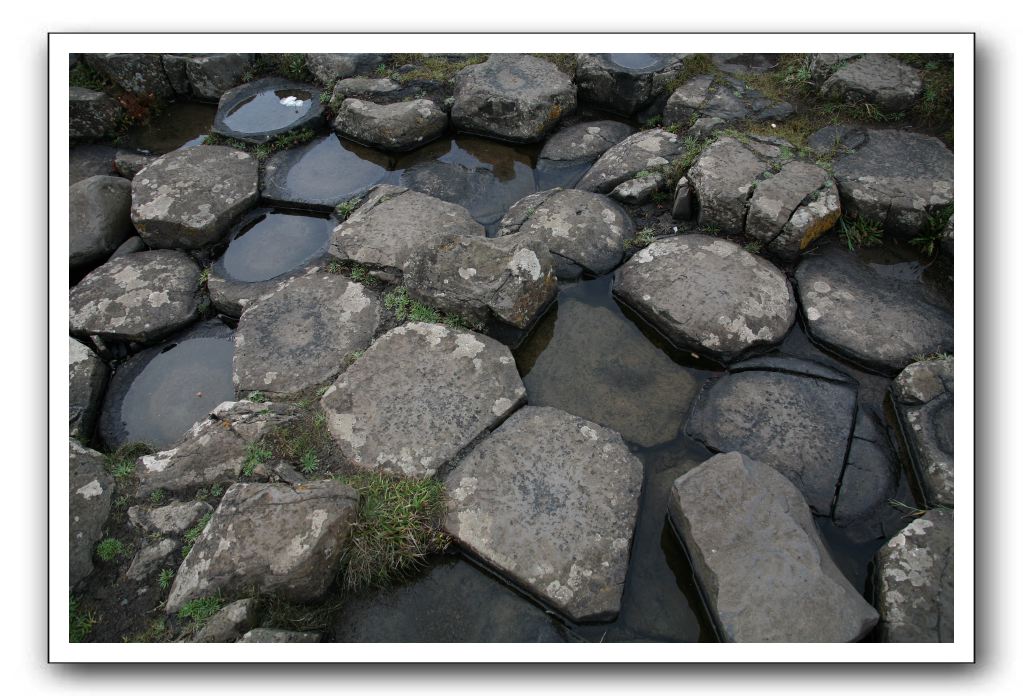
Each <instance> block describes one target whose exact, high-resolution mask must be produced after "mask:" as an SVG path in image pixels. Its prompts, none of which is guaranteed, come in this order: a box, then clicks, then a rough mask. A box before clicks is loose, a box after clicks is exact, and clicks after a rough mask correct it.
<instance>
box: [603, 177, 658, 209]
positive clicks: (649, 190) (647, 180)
mask: <svg viewBox="0 0 1023 696" xmlns="http://www.w3.org/2000/svg"><path fill="white" fill-rule="evenodd" d="M664 183H665V180H664V175H663V174H661V173H660V172H654V173H652V174H650V176H641V177H637V178H635V179H630V180H629V181H623V182H622V183H620V184H618V185H617V186H615V187H614V190H612V191H611V193H609V194H607V195H608V196H609V197H611V198H613V199H615V200H616V201H621V202H622V203H628V204H630V205H643V204H644V203H646V202H647V201H649V200H650V199H651V198H652V197H653V195H654V194H655V193H657V190H658V189H660V188H661V187H663V186H664Z"/></svg>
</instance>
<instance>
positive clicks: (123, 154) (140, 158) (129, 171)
mask: <svg viewBox="0 0 1023 696" xmlns="http://www.w3.org/2000/svg"><path fill="white" fill-rule="evenodd" d="M156 160H157V156H156V155H143V154H142V153H140V152H132V151H131V150H118V151H117V155H115V156H114V168H115V169H117V173H118V174H120V175H121V176H123V177H124V178H125V179H128V180H131V179H134V178H135V175H136V174H138V173H139V172H141V171H142V170H143V169H145V168H146V167H148V166H149V165H150V164H152V163H153V162H155V161H156ZM129 191H130V189H129Z"/></svg>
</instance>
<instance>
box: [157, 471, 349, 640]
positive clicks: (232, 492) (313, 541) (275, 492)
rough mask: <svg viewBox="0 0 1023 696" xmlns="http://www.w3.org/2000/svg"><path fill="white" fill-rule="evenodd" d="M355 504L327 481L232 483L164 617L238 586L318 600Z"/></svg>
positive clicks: (333, 571) (189, 559) (331, 578)
mask: <svg viewBox="0 0 1023 696" xmlns="http://www.w3.org/2000/svg"><path fill="white" fill-rule="evenodd" d="M358 504H359V496H358V494H357V493H356V492H355V490H354V489H352V488H350V487H348V486H345V485H343V484H341V483H340V482H338V481H333V480H326V481H314V482H311V483H305V484H301V485H298V486H295V487H291V486H288V485H284V484H272V483H236V484H234V485H233V486H231V487H230V488H228V489H227V492H226V493H224V497H223V499H222V500H221V501H220V506H219V507H218V508H217V510H216V512H215V513H214V514H213V517H212V518H211V519H210V522H209V524H208V525H207V526H206V530H205V531H204V532H203V533H202V535H201V536H200V537H199V538H198V540H197V541H196V542H195V545H194V546H193V547H192V550H191V551H190V552H189V554H188V556H187V557H186V558H185V561H184V563H182V564H181V567H180V568H179V569H178V571H177V573H176V574H175V577H174V584H173V585H172V586H171V590H170V595H169V596H168V597H167V611H168V613H169V612H174V611H177V610H178V609H180V608H181V606H182V605H183V604H184V603H185V602H187V601H188V600H190V599H195V598H198V597H205V596H209V595H211V594H217V593H218V592H224V593H230V592H236V591H241V590H243V587H244V586H255V587H256V588H257V589H258V590H259V591H261V592H266V593H271V592H272V593H277V594H279V595H280V596H282V597H285V598H287V599H289V600H291V601H297V602H304V601H310V600H315V599H319V598H320V597H322V596H323V594H324V593H325V592H326V591H327V588H328V587H329V586H330V584H331V583H332V582H333V581H334V576H335V574H336V572H337V570H338V566H339V564H340V560H341V553H342V551H343V549H344V545H345V542H346V540H347V537H348V535H349V533H350V530H351V526H352V523H353V522H354V521H355V515H356V509H357V507H358ZM243 641H244V638H243Z"/></svg>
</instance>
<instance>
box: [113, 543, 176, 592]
mask: <svg viewBox="0 0 1023 696" xmlns="http://www.w3.org/2000/svg"><path fill="white" fill-rule="evenodd" d="M177 549H178V542H176V541H174V540H173V539H161V540H160V541H158V542H156V543H155V544H150V545H148V546H144V547H142V548H141V549H139V551H138V553H136V554H135V556H134V557H132V559H131V565H129V566H128V570H126V571H125V573H124V575H125V577H127V578H128V579H129V580H134V581H135V582H140V581H142V580H145V579H146V578H147V577H148V576H149V575H151V574H152V573H155V572H156V571H157V570H158V569H160V568H162V567H168V566H172V565H177V558H174V559H173V560H169V559H171V555H172V554H173V553H174V552H175V551H177Z"/></svg>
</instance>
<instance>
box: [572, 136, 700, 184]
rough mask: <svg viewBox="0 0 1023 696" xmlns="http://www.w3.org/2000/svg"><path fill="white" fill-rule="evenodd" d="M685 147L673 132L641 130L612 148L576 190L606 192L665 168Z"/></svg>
mask: <svg viewBox="0 0 1023 696" xmlns="http://www.w3.org/2000/svg"><path fill="white" fill-rule="evenodd" d="M683 149H684V146H683V145H682V142H681V140H680V139H679V137H678V136H677V135H675V134H674V133H669V132H668V131H666V130H662V129H660V128H654V129H652V130H646V131H640V132H639V133H635V134H633V135H630V136H629V137H628V138H626V139H625V140H623V141H621V142H620V143H618V144H617V145H614V146H613V147H611V148H609V149H608V150H607V151H606V152H605V153H604V154H603V155H601V156H600V159H598V160H597V161H596V162H595V163H594V165H593V167H591V168H590V170H589V171H588V172H586V175H585V176H583V178H582V180H581V181H580V182H579V183H578V184H577V185H576V188H579V189H582V190H583V191H596V192H598V193H607V192H609V191H611V190H613V189H614V188H615V187H616V186H617V185H618V184H620V183H622V182H623V181H628V180H629V179H633V178H635V176H636V175H637V174H639V173H640V172H643V171H651V170H654V169H657V168H658V167H663V166H665V165H667V164H669V163H670V162H671V160H673V159H674V158H676V157H678V156H680V155H681V154H682V151H683Z"/></svg>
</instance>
